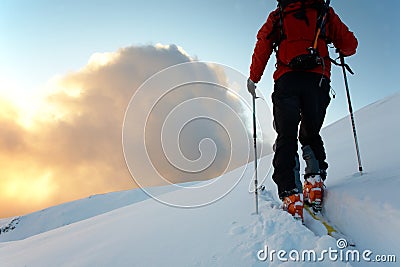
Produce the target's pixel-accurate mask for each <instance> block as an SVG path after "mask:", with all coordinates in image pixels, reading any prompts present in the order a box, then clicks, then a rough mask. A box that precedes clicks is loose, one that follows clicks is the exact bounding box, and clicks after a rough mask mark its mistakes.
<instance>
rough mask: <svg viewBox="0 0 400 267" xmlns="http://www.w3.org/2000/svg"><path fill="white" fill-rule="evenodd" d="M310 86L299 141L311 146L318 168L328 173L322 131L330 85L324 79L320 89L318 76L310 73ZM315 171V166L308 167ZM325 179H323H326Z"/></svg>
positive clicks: (304, 100) (305, 98) (305, 95)
mask: <svg viewBox="0 0 400 267" xmlns="http://www.w3.org/2000/svg"><path fill="white" fill-rule="evenodd" d="M310 74H311V75H310V76H309V79H310V83H309V84H310V86H309V87H308V88H307V90H306V91H305V92H304V94H303V96H302V101H301V124H300V131H299V140H300V142H301V144H302V145H303V147H306V146H309V147H310V148H311V151H312V152H313V154H314V156H315V158H316V160H317V161H318V165H319V166H318V168H319V169H320V170H322V171H326V169H327V168H328V163H327V162H326V161H325V160H326V154H325V148H324V143H323V141H322V138H321V135H320V130H321V127H322V124H323V122H324V119H325V114H326V109H327V107H328V105H329V102H330V96H329V91H330V84H329V81H328V80H327V79H324V80H323V82H322V86H321V87H319V84H318V83H319V79H320V78H321V76H319V75H318V74H315V75H313V74H314V73H310ZM308 167H309V168H312V169H313V171H314V168H315V166H308ZM306 173H307V172H306ZM324 178H325V177H323V179H324Z"/></svg>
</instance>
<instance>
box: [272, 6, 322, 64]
mask: <svg viewBox="0 0 400 267" xmlns="http://www.w3.org/2000/svg"><path fill="white" fill-rule="evenodd" d="M328 4H329V2H328V1H327V4H325V2H324V1H322V0H278V13H277V16H278V19H277V23H276V24H278V25H274V28H275V30H274V31H273V32H272V33H271V34H275V39H276V42H275V43H274V50H275V51H276V53H277V61H278V62H277V64H278V65H279V64H283V65H286V66H289V67H290V68H292V69H294V70H310V69H314V68H316V67H318V66H322V67H323V68H324V60H323V59H324V58H325V57H329V52H328V47H327V44H328V43H329V42H328V40H327V38H326V34H325V31H326V30H325V24H326V20H327V14H328Z"/></svg>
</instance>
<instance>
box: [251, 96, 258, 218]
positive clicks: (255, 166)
mask: <svg viewBox="0 0 400 267" xmlns="http://www.w3.org/2000/svg"><path fill="white" fill-rule="evenodd" d="M252 95H253V140H254V193H255V198H256V214H258V176H257V160H258V157H257V132H256V131H257V127H256V98H257V96H256V93H255V92H254V94H252Z"/></svg>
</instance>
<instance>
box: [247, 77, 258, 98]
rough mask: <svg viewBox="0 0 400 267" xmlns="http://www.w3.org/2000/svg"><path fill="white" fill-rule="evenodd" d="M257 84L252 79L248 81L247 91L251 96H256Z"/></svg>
mask: <svg viewBox="0 0 400 267" xmlns="http://www.w3.org/2000/svg"><path fill="white" fill-rule="evenodd" d="M256 88H257V86H256V84H255V83H254V82H253V81H252V80H251V79H250V78H248V79H247V90H248V91H249V93H250V94H252V95H253V96H255V95H256Z"/></svg>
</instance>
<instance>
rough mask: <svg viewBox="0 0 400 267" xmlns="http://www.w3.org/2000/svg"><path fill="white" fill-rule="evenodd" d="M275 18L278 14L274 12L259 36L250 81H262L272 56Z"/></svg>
mask: <svg viewBox="0 0 400 267" xmlns="http://www.w3.org/2000/svg"><path fill="white" fill-rule="evenodd" d="M275 17H276V12H272V13H271V14H270V15H269V16H268V19H267V21H266V22H265V23H264V25H263V26H262V27H261V29H260V30H259V31H258V34H257V43H256V46H255V48H254V53H253V57H252V62H251V66H250V79H251V80H252V81H253V82H255V83H257V82H259V81H260V79H261V76H262V75H263V73H264V69H265V67H266V65H267V62H268V60H269V58H270V56H271V54H272V50H273V43H274V38H273V37H274V36H273V35H274V33H273V30H274V22H275Z"/></svg>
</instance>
